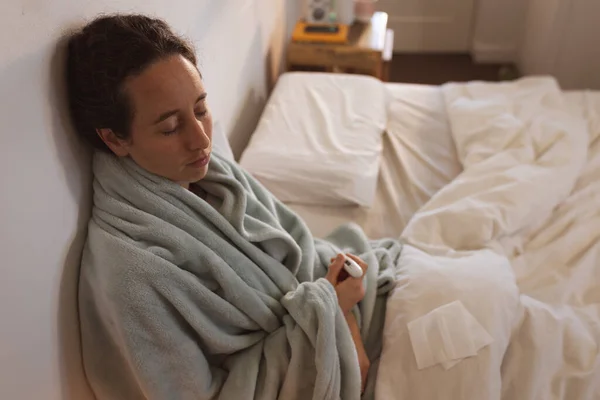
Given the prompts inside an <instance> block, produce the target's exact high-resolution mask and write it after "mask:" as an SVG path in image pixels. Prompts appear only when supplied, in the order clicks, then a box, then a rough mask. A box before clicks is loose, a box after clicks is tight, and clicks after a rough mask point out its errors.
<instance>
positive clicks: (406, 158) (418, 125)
mask: <svg viewBox="0 0 600 400" xmlns="http://www.w3.org/2000/svg"><path fill="white" fill-rule="evenodd" d="M385 87H386V90H387V91H388V94H389V96H390V99H389V120H388V124H387V127H386V133H385V134H384V138H383V159H382V165H381V169H380V173H379V177H378V184H377V192H376V196H375V201H374V204H373V206H372V207H370V208H365V207H359V206H348V207H325V206H309V205H301V204H293V203H287V205H288V206H290V208H292V209H293V210H294V211H295V212H297V213H298V214H299V215H300V216H301V217H302V218H303V219H304V221H305V222H306V223H307V225H308V226H309V228H310V229H311V231H312V232H313V234H314V235H315V236H317V237H322V236H325V235H327V234H328V233H330V232H331V231H333V230H334V229H335V228H336V227H338V226H339V225H340V224H342V223H345V222H348V221H353V222H355V223H357V224H359V225H360V226H362V228H363V229H364V230H365V232H366V233H367V235H368V236H369V237H371V238H381V237H397V236H399V235H400V233H401V232H402V230H403V229H404V227H405V226H406V224H407V223H408V220H409V219H410V218H411V216H412V215H413V214H414V213H415V211H416V210H417V209H418V208H419V207H421V205H423V204H424V203H425V202H426V201H427V200H428V199H429V198H431V196H433V194H435V192H437V191H438V190H439V189H440V188H442V187H443V186H444V185H446V184H447V183H448V182H450V181H451V180H452V179H453V178H454V177H456V176H457V175H458V174H459V173H460V171H461V165H460V163H459V162H458V157H457V155H456V151H455V149H454V144H453V141H452V136H451V133H450V126H449V124H448V118H447V116H446V111H445V107H444V102H443V98H442V93H441V91H440V88H439V87H438V86H427V85H414V84H397V83H392V84H386V85H385Z"/></svg>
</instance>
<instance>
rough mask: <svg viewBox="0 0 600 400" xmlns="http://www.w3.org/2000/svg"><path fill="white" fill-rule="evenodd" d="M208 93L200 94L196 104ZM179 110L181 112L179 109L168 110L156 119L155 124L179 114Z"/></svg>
mask: <svg viewBox="0 0 600 400" xmlns="http://www.w3.org/2000/svg"><path fill="white" fill-rule="evenodd" d="M206 95H207V93H206V92H205V93H202V94H201V95H200V96H198V98H197V99H196V101H195V102H194V104H197V103H198V102H200V101H202V100H204V99H205V98H206ZM178 112H179V110H171V111H167V112H164V113H162V114H160V116H159V117H158V118H157V119H156V121H154V125H156V124H158V123H159V122H163V121H164V120H166V119H167V118H169V117H171V116H172V115H175V114H177V113H178Z"/></svg>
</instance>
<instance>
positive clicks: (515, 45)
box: [471, 0, 527, 63]
mask: <svg viewBox="0 0 600 400" xmlns="http://www.w3.org/2000/svg"><path fill="white" fill-rule="evenodd" d="M526 9H527V7H526V1H525V0H502V1H498V0H478V1H477V9H476V11H475V20H474V24H473V35H472V49H471V50H472V54H473V57H474V59H475V61H477V62H492V63H503V62H515V61H516V60H517V58H518V54H519V45H520V42H521V36H522V32H523V24H524V20H525V14H526Z"/></svg>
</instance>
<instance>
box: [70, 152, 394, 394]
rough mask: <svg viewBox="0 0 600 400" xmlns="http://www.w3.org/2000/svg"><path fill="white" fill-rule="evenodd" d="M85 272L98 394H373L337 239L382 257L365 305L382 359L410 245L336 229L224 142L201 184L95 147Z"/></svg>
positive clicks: (371, 345) (92, 375)
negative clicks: (299, 206) (341, 292)
mask: <svg viewBox="0 0 600 400" xmlns="http://www.w3.org/2000/svg"><path fill="white" fill-rule="evenodd" d="M93 169H94V207H93V214H92V218H91V221H90V223H89V232H88V239H87V243H86V246H85V250H84V254H83V260H82V266H81V277H80V286H79V307H80V318H81V331H82V342H83V357H84V366H85V371H86V375H87V377H88V380H89V382H90V384H91V386H92V388H93V390H94V392H95V393H96V395H97V397H98V398H99V399H101V400H102V399H110V400H119V399H127V400H135V399H152V400H169V399H173V400H175V399H194V400H198V399H235V400H243V399H285V400H290V399H340V398H341V399H344V400H353V399H359V398H360V373H359V368H358V363H357V356H356V351H355V347H354V344H353V342H352V339H351V335H350V332H349V329H348V327H347V324H346V322H345V319H344V317H343V315H342V314H341V312H340V310H339V308H338V303H337V298H336V293H335V290H334V288H333V286H332V285H331V284H330V283H329V282H328V281H327V280H325V279H324V278H323V277H324V276H325V274H326V272H327V266H328V264H329V259H330V258H331V257H332V256H334V255H335V254H336V253H338V252H350V253H353V254H357V255H359V256H360V257H361V258H363V259H364V260H365V261H366V262H367V263H368V264H369V265H370V267H369V271H368V275H367V277H366V278H365V285H366V287H367V294H366V296H365V299H364V300H363V301H362V302H361V303H360V304H359V307H357V308H356V314H357V315H358V317H359V323H360V324H361V327H362V332H363V335H364V338H365V341H366V347H367V352H368V354H369V356H370V358H371V359H372V360H373V367H372V369H371V374H370V377H369V389H368V391H367V394H366V395H365V397H367V398H368V397H372V395H373V386H374V377H375V374H376V369H377V358H378V356H379V353H380V351H381V330H382V325H383V320H384V312H385V310H384V306H385V298H386V294H387V292H389V290H390V289H391V288H392V287H393V277H394V268H395V265H396V263H397V260H398V258H399V255H400V251H401V246H400V245H399V244H398V243H397V242H396V241H394V240H381V241H376V242H374V241H369V240H367V238H366V237H365V236H364V234H363V233H362V231H361V230H360V228H358V227H357V226H355V225H346V226H342V227H340V228H339V229H338V230H337V231H336V232H334V233H333V234H332V235H331V236H330V237H328V238H327V239H326V240H318V239H314V238H313V237H312V235H311V233H310V231H309V230H308V229H307V227H306V226H305V224H304V223H303V222H302V220H300V219H299V218H298V217H297V216H296V215H295V214H294V213H293V212H292V211H290V210H289V209H288V208H286V206H284V205H283V204H282V203H280V202H279V201H277V200H276V199H275V198H274V197H273V196H272V195H271V194H270V193H269V192H268V191H267V190H266V189H264V188H263V187H262V186H261V185H260V184H259V183H258V182H257V181H256V180H254V179H253V178H252V177H251V176H249V175H248V174H247V173H246V172H244V171H243V170H242V169H240V168H239V167H238V166H237V165H236V164H234V163H231V162H229V161H227V160H225V159H223V158H221V157H219V156H218V155H215V154H213V157H212V160H211V161H210V165H209V171H208V174H207V176H206V178H205V179H203V180H202V181H200V182H198V183H197V184H196V185H197V186H198V187H199V188H200V189H199V190H202V191H203V192H204V193H205V195H206V196H203V197H204V198H202V197H199V196H197V195H195V194H194V193H192V192H191V191H188V190H186V189H184V188H183V187H181V186H179V185H177V184H176V183H174V182H171V181H169V180H166V179H164V178H161V177H158V176H156V175H153V174H151V173H149V172H147V171H145V170H143V169H142V168H140V167H139V166H137V165H136V164H135V163H134V162H133V161H131V160H130V159H127V158H117V157H114V156H112V155H109V154H103V153H96V154H95V156H94V165H93Z"/></svg>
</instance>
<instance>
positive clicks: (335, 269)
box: [325, 254, 344, 286]
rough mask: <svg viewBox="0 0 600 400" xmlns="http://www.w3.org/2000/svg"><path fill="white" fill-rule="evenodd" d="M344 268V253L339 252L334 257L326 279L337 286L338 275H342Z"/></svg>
mask: <svg viewBox="0 0 600 400" xmlns="http://www.w3.org/2000/svg"><path fill="white" fill-rule="evenodd" d="M342 268H344V255H343V254H338V255H337V257H335V258H332V261H331V264H330V265H329V270H328V271H327V275H326V276H325V279H327V280H328V281H329V282H331V284H332V285H334V286H335V285H336V284H337V282H338V276H339V275H340V272H341V271H342Z"/></svg>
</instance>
